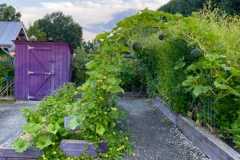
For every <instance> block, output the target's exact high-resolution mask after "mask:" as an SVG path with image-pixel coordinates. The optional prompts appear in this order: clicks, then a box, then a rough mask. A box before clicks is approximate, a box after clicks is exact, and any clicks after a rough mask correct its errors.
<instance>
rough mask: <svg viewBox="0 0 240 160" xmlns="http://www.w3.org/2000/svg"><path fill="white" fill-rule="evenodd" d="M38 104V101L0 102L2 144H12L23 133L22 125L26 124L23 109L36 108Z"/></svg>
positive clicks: (0, 142)
mask: <svg viewBox="0 0 240 160" xmlns="http://www.w3.org/2000/svg"><path fill="white" fill-rule="evenodd" d="M36 104H37V103H36V102H34V103H33V102H28V103H27V102H20V103H15V104H0V145H4V146H5V145H8V144H10V143H11V142H12V141H13V139H14V138H16V137H17V136H18V135H19V134H21V127H22V126H23V125H24V124H25V119H24V117H23V115H22V113H21V109H23V108H34V106H36Z"/></svg>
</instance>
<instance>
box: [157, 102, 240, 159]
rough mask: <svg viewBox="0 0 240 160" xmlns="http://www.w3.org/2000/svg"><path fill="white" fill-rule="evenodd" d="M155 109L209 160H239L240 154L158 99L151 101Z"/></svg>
mask: <svg viewBox="0 0 240 160" xmlns="http://www.w3.org/2000/svg"><path fill="white" fill-rule="evenodd" d="M153 105H154V107H157V108H158V109H159V110H160V111H161V112H162V113H163V114H164V115H165V116H166V117H167V118H168V119H169V120H170V121H171V122H172V123H173V124H174V125H176V127H177V128H178V129H179V130H180V131H181V132H182V133H183V134H184V135H185V136H186V137H187V138H188V139H189V140H190V141H192V143H193V144H194V145H195V146H197V147H198V148H199V149H200V150H201V151H202V152H203V153H205V154H206V155H207V156H208V157H209V158H210V159H211V160H240V154H239V153H238V152H237V151H235V150H234V149H233V148H232V147H230V146H229V145H227V144H226V143H224V142H223V141H222V140H220V139H219V138H217V137H216V136H214V135H212V134H211V133H210V132H208V131H207V130H206V129H204V128H201V127H198V126H196V124H195V123H194V122H193V121H192V120H190V119H188V118H185V117H183V116H181V115H179V114H176V113H174V112H172V111H171V110H170V109H169V107H167V105H166V104H164V103H163V102H162V101H161V99H160V98H159V97H157V98H155V99H154V100H153Z"/></svg>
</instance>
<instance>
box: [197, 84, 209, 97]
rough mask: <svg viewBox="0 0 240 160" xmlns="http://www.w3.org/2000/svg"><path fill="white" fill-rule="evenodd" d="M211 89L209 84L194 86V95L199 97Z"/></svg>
mask: <svg viewBox="0 0 240 160" xmlns="http://www.w3.org/2000/svg"><path fill="white" fill-rule="evenodd" d="M209 90H210V87H209V86H202V85H198V86H195V87H194V89H193V95H194V96H195V97H199V96H200V95H202V94H205V93H207V92H208V91H209Z"/></svg>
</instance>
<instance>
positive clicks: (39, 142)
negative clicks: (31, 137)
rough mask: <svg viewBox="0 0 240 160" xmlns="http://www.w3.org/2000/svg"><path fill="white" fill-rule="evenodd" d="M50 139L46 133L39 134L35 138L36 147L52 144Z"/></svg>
mask: <svg viewBox="0 0 240 160" xmlns="http://www.w3.org/2000/svg"><path fill="white" fill-rule="evenodd" d="M52 143H53V142H52V140H51V138H50V137H49V136H48V135H40V136H39V137H37V138H36V147H37V148H39V149H44V148H46V147H48V146H50V145H51V144H52Z"/></svg>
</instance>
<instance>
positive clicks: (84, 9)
mask: <svg viewBox="0 0 240 160" xmlns="http://www.w3.org/2000/svg"><path fill="white" fill-rule="evenodd" d="M168 1H169V0H0V3H7V4H11V5H13V6H14V7H16V8H17V10H18V11H20V12H21V13H22V20H23V22H24V24H25V26H26V27H28V26H29V25H30V24H31V23H32V22H33V21H34V20H36V19H39V18H41V17H43V16H44V15H45V14H47V13H51V12H54V11H63V12H64V13H65V14H67V15H71V16H73V18H74V20H75V21H77V22H78V23H79V24H80V25H81V26H82V27H83V29H84V30H83V31H84V35H83V37H84V39H85V40H91V39H93V38H94V37H95V36H96V34H98V33H100V32H103V31H108V30H110V29H112V28H113V27H114V25H115V24H116V23H117V22H118V21H119V20H120V19H123V18H124V17H126V16H129V15H133V14H134V13H136V12H137V11H139V10H142V9H145V8H149V9H157V8H159V7H160V6H161V5H163V4H165V3H167V2H168Z"/></svg>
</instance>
